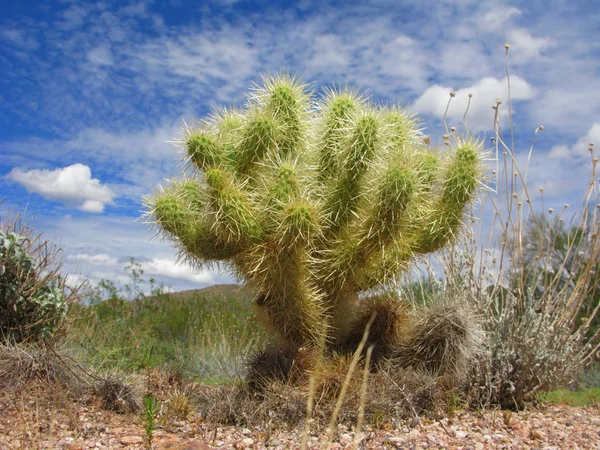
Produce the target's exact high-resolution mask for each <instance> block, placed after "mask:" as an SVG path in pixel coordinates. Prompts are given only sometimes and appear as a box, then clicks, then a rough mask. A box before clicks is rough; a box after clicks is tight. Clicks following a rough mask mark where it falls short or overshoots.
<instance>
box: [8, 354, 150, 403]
mask: <svg viewBox="0 0 600 450" xmlns="http://www.w3.org/2000/svg"><path fill="white" fill-rule="evenodd" d="M40 383H42V384H43V385H45V386H46V387H47V388H49V390H48V391H49V392H53V393H55V392H58V391H60V392H61V393H62V394H63V396H65V397H66V398H71V399H73V400H79V399H81V398H83V397H90V396H91V397H92V398H97V399H98V400H99V402H100V404H101V406H102V408H104V409H107V410H110V411H117V412H122V413H127V412H132V411H137V410H138V408H139V403H138V401H137V394H136V391H135V389H134V388H133V387H131V386H130V385H128V384H126V383H124V382H123V381H121V380H119V379H117V378H114V377H113V378H110V379H105V378H102V377H98V376H96V375H93V374H91V373H90V372H87V371H86V370H84V369H83V368H82V367H81V366H80V365H79V364H77V363H76V362H75V361H73V360H71V359H70V358H68V357H65V356H64V355H61V354H60V353H58V352H56V351H55V350H54V349H53V348H51V347H47V346H38V345H24V344H18V345H13V344H0V390H1V391H3V392H5V393H10V394H11V395H14V396H19V395H21V394H22V393H23V392H26V391H27V390H28V389H29V388H31V387H34V386H37V385H39V384H40Z"/></svg>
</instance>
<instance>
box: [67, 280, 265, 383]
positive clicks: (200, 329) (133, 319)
mask: <svg viewBox="0 0 600 450" xmlns="http://www.w3.org/2000/svg"><path fill="white" fill-rule="evenodd" d="M130 276H131V274H130ZM138 282H139V284H144V283H147V281H146V280H143V279H140V280H138ZM101 284H103V285H104V286H108V287H110V288H112V290H110V289H109V290H108V291H106V290H104V289H102V291H103V292H102V295H103V296H104V297H103V298H105V300H102V299H101V298H100V297H98V295H99V294H100V293H96V294H94V295H95V299H94V300H93V301H91V302H90V303H89V304H79V305H76V306H75V307H73V308H72V310H71V312H70V314H69V315H70V322H71V326H70V329H69V333H70V339H69V343H68V345H69V347H70V351H71V353H72V354H74V355H75V356H77V357H78V358H80V359H81V360H84V361H86V363H87V364H89V365H90V366H91V367H93V368H94V369H96V370H109V371H110V370H113V369H120V370H145V369H147V368H148V367H149V365H152V366H158V367H162V368H167V369H172V368H177V370H180V371H181V372H182V373H184V374H186V375H189V376H193V377H200V378H203V379H204V378H206V377H212V378H214V377H221V378H222V377H239V376H241V375H242V372H243V370H244V360H245V358H246V357H247V356H249V355H250V354H251V353H252V351H254V349H255V348H257V347H258V346H260V345H262V344H263V343H264V342H265V340H266V336H265V335H264V333H262V331H261V329H260V327H259V326H258V324H257V323H256V321H255V319H254V314H253V311H252V307H251V304H250V299H249V298H246V297H244V296H243V295H242V296H240V295H239V294H236V293H235V292H229V291H227V294H219V293H218V292H214V293H212V291H210V290H208V291H206V292H191V293H178V294H168V293H164V292H157V291H160V289H159V288H154V291H155V292H154V293H155V295H153V296H142V297H140V298H138V299H136V300H126V299H125V296H126V294H127V293H128V292H129V291H130V289H127V288H126V289H125V292H120V291H119V290H118V289H116V287H115V286H114V285H112V284H111V283H108V282H106V281H105V282H103V283H101ZM151 285H152V283H151ZM148 349H152V353H151V355H152V356H151V360H150V361H149V360H148V355H149V350H148ZM149 363H151V364H149Z"/></svg>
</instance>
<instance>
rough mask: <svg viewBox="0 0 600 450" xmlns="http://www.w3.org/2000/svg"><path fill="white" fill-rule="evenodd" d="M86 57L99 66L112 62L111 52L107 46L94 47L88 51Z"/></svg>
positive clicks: (108, 64)
mask: <svg viewBox="0 0 600 450" xmlns="http://www.w3.org/2000/svg"><path fill="white" fill-rule="evenodd" d="M87 59H88V61H90V62H91V63H93V64H97V65H99V66H110V65H112V64H113V56H112V52H111V51H110V49H109V48H108V47H96V48H94V49H92V50H90V51H88V53H87Z"/></svg>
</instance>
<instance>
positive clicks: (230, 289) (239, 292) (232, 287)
mask: <svg viewBox="0 0 600 450" xmlns="http://www.w3.org/2000/svg"><path fill="white" fill-rule="evenodd" d="M198 295H201V296H203V297H212V296H214V297H224V298H233V299H235V300H237V301H239V302H240V303H244V302H248V303H249V302H251V301H252V299H253V298H254V295H253V294H252V291H251V290H250V289H249V288H248V287H247V286H243V285H239V284H215V285H213V286H208V287H205V288H202V289H189V290H187V291H180V292H171V293H169V296H170V297H172V298H176V299H187V298H190V297H195V296H198Z"/></svg>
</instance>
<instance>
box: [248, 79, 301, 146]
mask: <svg viewBox="0 0 600 450" xmlns="http://www.w3.org/2000/svg"><path fill="white" fill-rule="evenodd" d="M263 84H264V86H263V87H258V88H256V89H255V90H254V92H253V93H252V95H251V97H250V101H249V110H250V111H252V110H256V111H259V114H260V116H261V117H263V118H265V119H271V120H273V121H274V122H275V135H274V140H275V144H276V147H275V149H276V150H277V154H278V155H279V156H280V157H282V158H283V157H294V156H296V155H298V154H299V153H302V151H303V150H304V149H305V147H306V138H307V134H308V130H309V123H310V121H309V120H308V118H309V115H308V111H309V107H310V93H309V92H308V86H306V85H304V84H302V83H300V81H299V80H298V79H297V78H295V77H293V76H290V75H287V74H278V75H275V76H267V77H263Z"/></svg>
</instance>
